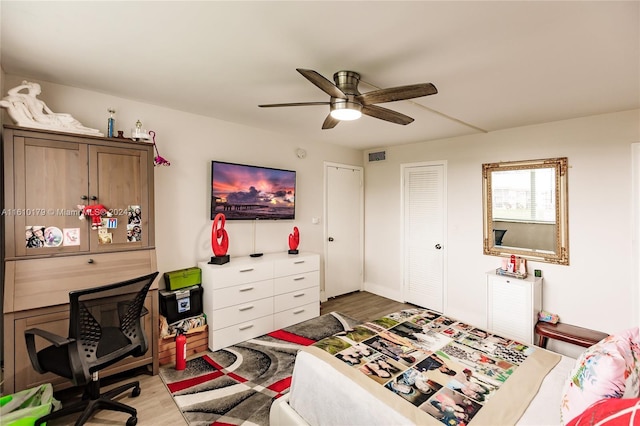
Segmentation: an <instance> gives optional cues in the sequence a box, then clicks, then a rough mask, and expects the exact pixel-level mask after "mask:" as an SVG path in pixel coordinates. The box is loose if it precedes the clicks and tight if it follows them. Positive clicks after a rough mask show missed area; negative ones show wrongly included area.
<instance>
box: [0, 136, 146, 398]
mask: <svg viewBox="0 0 640 426" xmlns="http://www.w3.org/2000/svg"><path fill="white" fill-rule="evenodd" d="M153 155H154V153H153V145H151V144H148V143H140V142H133V141H131V140H128V139H114V138H101V137H94V136H85V135H74V134H69V133H61V132H51V131H43V130H35V129H26V128H21V127H15V126H5V127H4V132H3V166H4V169H3V176H4V188H3V189H4V197H3V202H4V205H3V207H2V215H3V216H2V225H3V227H4V235H5V240H4V246H3V255H4V256H3V257H4V265H3V266H4V277H3V278H4V301H3V316H4V341H3V350H4V364H5V372H4V386H3V393H5V394H7V393H13V392H16V391H19V390H21V389H24V388H29V387H32V386H37V385H38V384H41V383H53V384H54V386H55V387H56V389H60V388H62V387H66V386H68V385H69V384H68V382H67V381H66V380H64V379H61V378H59V377H57V376H54V375H50V374H45V375H41V374H38V373H36V372H35V371H34V370H33V368H32V367H31V364H30V362H29V359H28V356H27V352H26V345H25V340H24V330H26V329H28V328H31V327H37V328H43V329H48V330H50V331H52V332H55V333H57V334H60V335H63V336H66V335H67V327H68V300H69V291H71V290H77V289H82V288H89V287H96V286H99V285H104V284H110V283H115V282H118V281H122V280H126V279H129V278H134V277H137V276H141V275H144V274H148V273H151V272H154V271H156V270H157V264H156V255H155V247H154V211H153V208H154V198H153ZM96 204H100V205H103V206H104V208H105V210H106V211H107V212H108V215H107V214H105V215H103V218H102V221H101V226H100V228H99V229H92V220H91V219H92V218H91V217H89V216H88V215H86V216H85V217H84V220H81V218H80V212H81V209H80V208H79V207H78V206H79V205H96ZM157 289H158V287H157V282H156V283H154V285H153V286H152V289H151V291H150V292H149V295H148V297H147V302H146V307H147V309H148V310H149V315H146V317H145V328H146V330H147V333H148V334H147V337H148V343H149V350H148V351H147V353H146V354H145V355H144V356H142V357H139V358H132V357H129V358H127V359H125V360H123V361H121V362H120V363H118V364H116V365H114V366H113V367H111V368H109V369H108V370H106V371H105V372H104V373H103V374H102V375H108V374H114V373H117V372H121V371H125V370H128V369H130V368H133V367H137V366H141V365H149V366H150V367H151V369H152V372H153V373H154V374H155V373H157V371H158V361H157V351H158V338H157V335H158V326H157V324H158V291H157ZM39 344H41V345H42V346H45V345H46V344H47V343H46V342H45V341H40V342H39Z"/></svg>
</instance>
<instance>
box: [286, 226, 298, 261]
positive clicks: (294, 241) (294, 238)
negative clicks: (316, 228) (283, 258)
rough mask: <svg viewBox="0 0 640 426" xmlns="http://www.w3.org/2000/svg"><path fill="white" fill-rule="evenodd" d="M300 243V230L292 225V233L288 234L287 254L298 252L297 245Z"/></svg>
mask: <svg viewBox="0 0 640 426" xmlns="http://www.w3.org/2000/svg"><path fill="white" fill-rule="evenodd" d="M299 244H300V232H299V231H298V227H297V226H294V227H293V234H289V254H298V245H299Z"/></svg>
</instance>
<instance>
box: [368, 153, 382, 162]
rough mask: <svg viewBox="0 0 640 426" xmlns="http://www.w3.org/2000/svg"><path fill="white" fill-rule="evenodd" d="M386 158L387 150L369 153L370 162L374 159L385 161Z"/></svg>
mask: <svg viewBox="0 0 640 426" xmlns="http://www.w3.org/2000/svg"><path fill="white" fill-rule="evenodd" d="M385 159H386V152H385V151H380V152H370V153H369V162H372V161H384V160H385Z"/></svg>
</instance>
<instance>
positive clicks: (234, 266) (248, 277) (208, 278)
mask: <svg viewBox="0 0 640 426" xmlns="http://www.w3.org/2000/svg"><path fill="white" fill-rule="evenodd" d="M200 267H201V269H202V283H203V284H204V283H209V284H210V285H211V287H212V288H225V287H231V286H234V285H238V284H245V283H252V282H256V281H264V280H268V279H271V278H273V263H271V262H261V261H260V260H256V261H255V262H234V261H233V259H232V260H231V262H229V263H226V264H224V265H209V264H207V263H201V264H200Z"/></svg>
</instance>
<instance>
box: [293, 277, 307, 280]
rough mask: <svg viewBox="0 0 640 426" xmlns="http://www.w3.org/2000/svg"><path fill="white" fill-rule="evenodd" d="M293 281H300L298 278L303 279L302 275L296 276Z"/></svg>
mask: <svg viewBox="0 0 640 426" xmlns="http://www.w3.org/2000/svg"><path fill="white" fill-rule="evenodd" d="M293 280H294V281H300V280H304V277H296V278H294V279H293Z"/></svg>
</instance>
